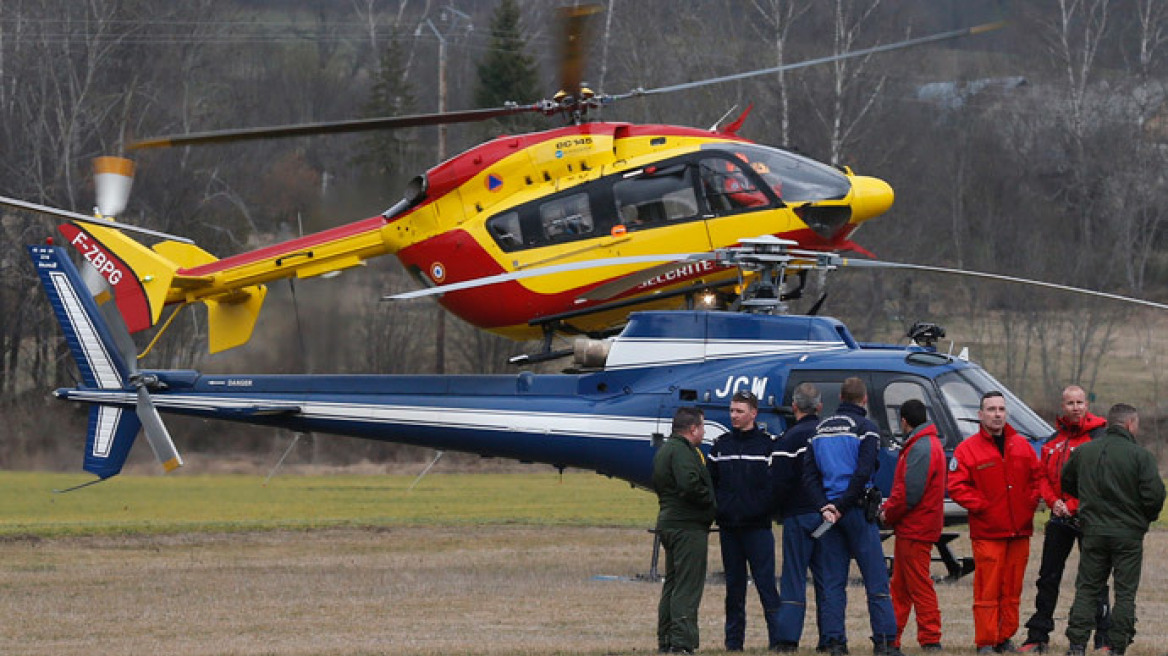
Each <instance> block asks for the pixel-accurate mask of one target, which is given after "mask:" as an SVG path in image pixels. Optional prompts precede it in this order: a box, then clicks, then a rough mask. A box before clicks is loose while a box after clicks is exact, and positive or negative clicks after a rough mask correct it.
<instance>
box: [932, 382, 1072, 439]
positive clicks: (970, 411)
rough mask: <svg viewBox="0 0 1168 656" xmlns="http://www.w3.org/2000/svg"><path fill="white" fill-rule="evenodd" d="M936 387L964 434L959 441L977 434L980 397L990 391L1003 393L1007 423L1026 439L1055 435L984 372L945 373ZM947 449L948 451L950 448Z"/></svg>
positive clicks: (1024, 405) (1039, 418)
mask: <svg viewBox="0 0 1168 656" xmlns="http://www.w3.org/2000/svg"><path fill="white" fill-rule="evenodd" d="M937 384H938V386H939V387H940V388H941V393H942V394H943V395H944V397H945V403H946V405H948V406H949V411H950V412H951V413H952V414H953V418H954V419H956V420H957V425H958V427H959V429H960V430H961V436H960V439H964V438H965V437H967V436H969V435H971V434H973V433H975V432H977V430H978V428H979V427H980V425H981V422H980V421H979V420H978V418H977V411H978V409H980V408H981V396H982V394H984V393H986V392H988V391H991V390H996V391H1000V392H1002V394H1003V395H1004V396H1005V398H1006V421H1008V422H1009V423H1010V425H1011V426H1013V427H1014V430H1016V431H1018V432H1019V433H1020V434H1021V435H1022V436H1023V437H1026V438H1027V439H1030V440H1045V439H1046V438H1048V437H1050V435H1051V434H1052V433H1054V429H1053V428H1051V427H1050V424H1048V423H1046V421H1044V420H1043V419H1042V418H1041V417H1039V416H1038V415H1037V414H1035V413H1034V411H1033V410H1031V409H1030V407H1029V406H1027V405H1026V404H1025V403H1023V402H1022V401H1021V399H1019V398H1018V397H1016V396H1014V394H1013V393H1012V392H1011V391H1010V390H1008V389H1006V388H1005V387H1003V386H1002V384H1001V383H999V382H998V381H996V380H994V378H993V376H990V375H989V374H988V373H986V372H985V370H983V369H981V368H977V367H973V368H969V369H962V370H959V371H949V372H946V373H944V374H941V375H940V376H938V377H937ZM945 446H946V448H948V447H949V446H950V445H948V444H946V445H945ZM953 446H956V445H953Z"/></svg>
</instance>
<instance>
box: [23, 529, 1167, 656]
mask: <svg viewBox="0 0 1168 656" xmlns="http://www.w3.org/2000/svg"><path fill="white" fill-rule="evenodd" d="M955 544H956V548H957V549H958V551H959V552H961V553H966V554H967V553H968V551H969V550H968V547H969V545H968V541H967V540H965V539H964V538H962V539H959V540H958V541H957V542H956V543H955ZM1146 544H1147V558H1146V560H1147V567H1146V568H1145V571H1144V576H1143V581H1142V585H1141V589H1140V599H1139V604H1140V607H1139V615H1140V624H1139V627H1138V628H1139V631H1140V635H1139V636H1138V637H1137V642H1136V644H1135V645H1134V646H1133V647H1132V649H1131V650H1130V651H1129V653H1130V654H1135V655H1137V656H1142V655H1145V654H1161V653H1164V651H1165V650H1166V646H1168V568H1165V567H1163V566H1162V563H1163V562H1164V561H1165V558H1166V557H1168V533H1166V532H1163V531H1157V532H1154V533H1152V534H1151V535H1150V536H1149V539H1148V541H1147V543H1146ZM649 545H650V542H649V537H648V535H647V534H646V533H645V532H644V531H643V530H640V529H629V528H580V527H548V528H544V527H527V526H524V527H518V526H485V527H484V526H479V527H473V528H463V529H460V528H445V527H418V528H393V529H382V530H346V529H335V530H325V531H315V532H264V533H244V534H230V535H225V534H224V535H215V534H197V535H195V534H188V535H179V536H173V535H172V536H140V537H122V538H108V537H94V538H68V539H50V540H38V539H29V540H9V541H6V542H0V572H2V574H0V652H2V653H19V654H128V653H134V654H161V653H166V654H463V653H474V654H513V653H523V654H547V653H558V652H564V653H587V654H644V653H652V652H653V651H654V647H655V632H654V622H655V612H656V602H657V595H658V594H659V591H660V587H659V586H658V585H655V584H649V583H642V582H636V581H629V580H597V578H596V577H597V576H604V575H612V576H617V577H631V576H633V575H635V574H637V573H643V572H644V571H646V570H647V569H648V564H649V563H648V557H649ZM1032 546H1033V551H1032V554H1031V560H1030V573H1029V574H1028V576H1027V585H1026V590H1025V596H1024V598H1023V602H1022V611H1023V618H1025V616H1026V615H1027V614H1028V613H1029V611H1030V610H1031V609H1032V608H1033V596H1034V593H1033V581H1034V576H1035V571H1036V569H1037V561H1038V553H1039V550H1040V548H1041V536H1035V538H1034V541H1033V544H1032ZM710 558H711V565H712V566H713V569H715V570H716V569H720V568H718V567H717V566H716V564H717V563H718V562H719V561H718V553H717V545H716V540H715V541H714V545H713V547H712V548H711V552H710ZM1073 559H1074V557H1072V562H1071V563H1070V565H1072V566H1073V563H1074V560H1073ZM1072 571H1073V570H1072ZM1071 586H1072V584H1071V581H1070V577H1068V580H1067V581H1064V585H1063V597H1062V598H1061V599H1060V604H1059V611H1058V613H1057V618H1056V619H1057V621H1058V624H1059V628H1058V629H1057V631H1056V635H1055V636H1054V645H1055V648H1056V650H1057V651H1059V652H1061V650H1062V648H1064V647H1065V644H1066V643H1065V639H1064V638H1062V635H1061V631H1062V629H1063V625H1064V619H1065V614H1066V608H1067V606H1068V605H1069V602H1070V598H1069V597H1070V594H1071V590H1072V587H1071ZM939 592H940V596H941V606H942V612H943V614H944V630H945V643H946V644H947V645H948V646H949V647H950V651H952V652H954V653H970V654H971V653H973V649H972V646H971V641H972V631H973V627H972V621H971V618H970V605H971V593H972V581H971V580H970V579H969V578H967V579H966V580H963V581H961V582H959V583H956V584H953V585H943V586H940V588H939ZM722 594H723V588H722V587H721V586H720V585H718V584H716V583H711V584H710V585H709V586H708V587H707V589H706V597H705V600H704V603H703V606H702V618H701V621H702V636H703V640H704V642H705V644H706V647H705V648H704V649H703V650H702V651H703V652H706V653H718V652H717V650H716V649H715V647H716V645H718V644H719V643H720V635H721V618H722V613H721V602H722ZM849 595H850V597H851V601H852V603H851V605H850V610H849V613H848V615H849V634H850V636H851V641H852V645H853V652H854V653H856V654H864V653H869V652H868V647H867V641H866V636H867V635H868V634H869V631H868V627H867V618H866V616H865V613H864V604H863V598H862V595H863V592H862V589H861V588H859V587H856V586H853V587H852V588H850V589H849ZM748 607H749V609H750V613H751V616H750V625H749V633H748V639H747V642H748V645H751V646H752V647H753V651H755V652H756V653H761V651H762V647H763V646H765V638H764V635H763V629H762V624H761V619H760V617H759V612H758V603H757V601H756V600H754V599H751V600H750V602H749V606H748ZM813 616H814V615H813V613H811V612H809V614H808V617H809V618H811V617H813ZM912 635H914V634H912V633H911V629H910V633H909V639H907V640H906V651H907V652H908V653H909V654H913V653H916V652H918V651H919V650H918V649H917V647H916V645H915V640H913V639H912ZM813 641H814V627H813V622H810V623H809V625H808V633H807V634H806V635H805V637H804V645H805V647H804V649H803V650H802V652H803V653H807V654H810V653H812V652H811V650H810V649H808V648H806V645H807V644H810V643H813Z"/></svg>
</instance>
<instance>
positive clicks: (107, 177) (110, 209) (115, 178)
mask: <svg viewBox="0 0 1168 656" xmlns="http://www.w3.org/2000/svg"><path fill="white" fill-rule="evenodd" d="M133 184H134V162H132V161H130V160H128V159H126V158H125V157H98V158H97V159H95V160H93V187H94V190H95V191H96V195H97V208H96V211H97V213H98V214H99V215H101V216H103V217H111V216H118V215H119V214H121V213H122V211H123V210H125V209H126V203H127V202H128V201H129V199H130V187H131V186H133Z"/></svg>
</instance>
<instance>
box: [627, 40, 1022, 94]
mask: <svg viewBox="0 0 1168 656" xmlns="http://www.w3.org/2000/svg"><path fill="white" fill-rule="evenodd" d="M1005 24H1006V23H1005V21H998V22H996V23H985V24H983V25H976V26H974V27H967V28H963V29H960V30H951V31H949V32H940V33H938V34H931V35H929V36H922V37H917V38H915V39H908V40H905V41H898V42H897V43H887V44H884V45H880V46H873V47H871V48H863V49H860V50H852V51H849V52H844V53H840V54H837V55H829V56H827V57H819V58H817V59H806V60H804V61H800V62H793V63H791V64H783V65H782V66H772V67H770V68H760V69H758V70H754V71H747V72H745V73H736V74H734V75H723V76H721V77H714V78H709V79H706V80H698V81H696V82H685V83H682V84H673V85H670V86H666V87H657V88H656V89H633V90H632V91H630V92H628V93H624V94H619V95H614V96H611V97H610V100H612V101H615V100H625V99H626V98H637V97H643V96H655V95H658V94H662V93H672V92H674V91H683V90H685V89H696V88H699V87H704V86H709V85H711V84H721V83H722V82H733V81H735V80H745V79H748V78H752V77H758V76H760V75H771V74H773V73H779V72H785V71H793V70H798V69H800V68H807V67H809V66H818V65H820V64H829V63H831V62H835V61H840V60H843V59H853V58H855V57H866V56H868V55H873V54H876V53H878V52H888V51H890V50H901V49H903V48H912V47H914V46H919V45H923V44H926V43H935V42H937V41H945V40H948V39H956V38H958V37H963V36H972V35H974V34H982V33H984V32H990V31H993V30H996V29H998V28H1001V27H1003V26H1005Z"/></svg>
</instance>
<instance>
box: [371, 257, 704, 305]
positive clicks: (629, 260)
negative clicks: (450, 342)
mask: <svg viewBox="0 0 1168 656" xmlns="http://www.w3.org/2000/svg"><path fill="white" fill-rule="evenodd" d="M710 255H711V254H710V253H673V254H663V255H632V256H628V257H609V258H603V259H599V260H586V261H583V262H572V263H570V264H556V265H553V266H546V267H537V268H534V269H524V270H523V271H512V272H510V273H500V274H497V275H494V276H485V277H482V278H475V279H473V280H464V281H463V282H456V283H452V284H449V285H441V286H438V287H427V288H426V289H417V290H414V291H409V292H402V293H400V294H390V295H387V296H382V297H381V300H383V301H399V300H405V299H409V298H421V297H423V296H434V295H435V294H445V293H446V292H457V291H460V290H463V289H474V288H476V287H485V286H487V285H497V284H499V283H502V282H510V281H512V280H520V279H523V278H534V277H537V276H547V275H552V274H555V273H567V272H570V271H581V270H584V269H597V268H600V267H606V266H617V265H620V264H642V263H648V262H664V261H669V262H679V261H682V260H691V259H692V260H699V259H705V258H707V257H709V256H710Z"/></svg>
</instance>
